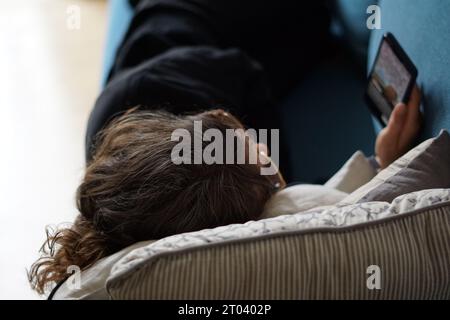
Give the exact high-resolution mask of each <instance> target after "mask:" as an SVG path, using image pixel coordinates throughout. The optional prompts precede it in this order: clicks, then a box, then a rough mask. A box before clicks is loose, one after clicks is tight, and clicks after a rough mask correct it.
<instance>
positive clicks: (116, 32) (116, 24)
mask: <svg viewBox="0 0 450 320" xmlns="http://www.w3.org/2000/svg"><path fill="white" fill-rule="evenodd" d="M108 6H109V7H108V11H109V12H108V31H107V35H106V45H105V54H104V57H103V70H102V86H104V85H105V83H106V79H107V78H108V74H109V71H110V70H111V67H112V65H113V63H114V58H115V56H116V51H117V48H118V47H119V45H120V43H121V42H122V38H123V37H124V36H125V33H126V32H127V30H128V26H129V25H130V21H131V18H132V17H133V9H132V8H131V6H130V4H129V3H128V0H109V4H108Z"/></svg>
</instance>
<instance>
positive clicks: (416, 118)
mask: <svg viewBox="0 0 450 320" xmlns="http://www.w3.org/2000/svg"><path fill="white" fill-rule="evenodd" d="M134 3H138V4H137V6H136V9H135V14H134V18H133V21H132V22H131V25H130V28H129V30H128V32H127V34H126V36H125V39H124V41H123V43H122V45H121V46H120V48H119V50H118V52H117V56H116V59H115V62H114V66H113V68H112V71H111V74H110V76H109V79H108V80H109V81H108V83H107V85H106V87H105V88H104V90H103V91H102V93H101V95H100V97H99V98H98V99H97V102H96V105H95V107H94V109H93V112H92V114H91V116H90V119H89V124H88V130H87V141H86V146H87V156H88V163H87V168H86V171H85V175H84V178H83V180H82V183H81V185H80V186H79V188H78V191H77V206H78V210H79V215H78V217H77V218H76V220H75V222H74V223H73V224H72V226H70V227H67V228H62V229H60V230H57V231H56V232H55V233H50V234H48V239H47V241H46V243H45V244H44V246H43V254H42V257H41V258H40V259H39V260H37V261H36V262H35V263H34V264H33V266H32V267H31V270H30V271H29V279H30V282H31V284H32V286H33V288H34V289H35V290H37V291H38V292H40V293H43V292H44V291H46V289H48V288H50V287H52V286H53V285H55V284H57V283H62V281H64V280H65V279H66V277H67V276H68V273H67V271H68V267H69V266H73V265H75V266H78V267H79V268H81V270H85V269H87V268H89V267H90V266H92V265H93V264H95V263H96V262H97V261H99V260H100V259H102V258H104V257H106V256H109V255H111V254H113V253H115V252H118V251H120V250H121V249H123V248H125V247H128V246H130V245H132V244H134V243H136V242H139V241H144V240H155V239H161V238H163V237H167V236H170V235H174V234H179V233H183V232H190V231H196V230H201V229H205V228H214V227H217V226H223V225H228V224H233V223H244V222H247V221H249V220H255V219H261V218H265V217H270V216H275V215H282V214H286V213H292V212H300V211H302V210H307V209H309V208H312V207H315V206H321V205H331V204H334V203H337V202H339V201H340V200H341V199H342V198H343V197H345V192H342V191H338V190H335V189H333V188H330V187H326V186H315V187H309V189H308V188H307V187H304V188H296V187H292V189H291V188H289V187H286V184H285V182H284V179H283V176H282V174H281V173H280V172H279V171H278V169H276V168H275V170H272V171H270V170H269V171H268V174H262V172H263V171H264V170H263V169H267V168H272V169H273V168H274V166H273V163H271V161H270V157H269V155H268V154H267V152H266V150H267V148H266V147H265V146H264V145H261V144H257V143H256V141H253V140H251V139H247V136H245V135H241V136H239V135H238V139H244V141H243V145H244V146H246V148H245V149H246V150H245V152H244V159H245V160H248V161H244V163H240V162H239V161H234V162H233V161H231V162H232V163H229V164H226V162H227V161H223V162H224V163H223V164H221V163H209V161H202V160H205V159H200V161H196V160H199V159H196V156H197V153H196V152H195V143H193V145H194V146H193V147H194V151H193V152H192V153H189V150H187V151H186V150H185V151H186V154H187V157H188V158H189V160H194V161H192V164H188V162H189V161H187V162H186V161H185V162H179V161H178V160H179V159H178V158H177V157H176V156H175V157H174V154H175V155H177V154H178V153H179V152H178V151H179V150H176V149H177V145H178V144H179V139H173V137H174V133H179V136H180V137H181V136H183V134H186V133H187V135H190V136H191V137H194V138H193V140H194V141H195V133H196V129H195V126H196V123H199V122H200V121H201V124H202V128H203V130H204V131H205V133H206V130H208V129H216V132H217V131H219V132H221V133H223V136H225V135H226V131H227V129H239V128H240V129H243V128H244V125H243V124H242V122H244V120H245V124H246V126H247V127H249V128H255V129H261V128H267V129H269V128H279V127H280V126H278V124H277V122H276V118H277V114H278V110H277V109H276V108H274V107H272V106H273V103H272V102H273V100H272V99H271V95H270V94H269V93H270V92H272V91H273V92H274V93H275V94H276V95H277V96H278V97H280V96H282V92H285V91H288V89H289V85H288V83H290V82H291V81H289V80H295V79H290V76H295V77H294V78H296V77H297V76H298V75H299V74H300V73H301V72H302V70H303V71H304V70H305V68H307V67H308V66H307V65H309V64H311V63H312V61H313V60H314V57H317V56H319V55H320V52H321V51H322V50H323V43H322V40H321V39H326V32H328V30H329V26H328V19H327V18H326V17H324V16H322V14H323V13H324V12H325V11H324V10H323V6H322V1H310V2H307V4H305V3H304V2H302V3H300V2H299V1H296V0H286V1H259V0H248V1H244V2H243V1H238V0H217V1H209V0H197V1H195V4H196V5H195V6H194V5H192V3H191V2H186V1H183V0H173V1H157V0H140V1H134ZM212 4H214V5H212ZM320 17H323V19H319V18H320ZM250 18H251V19H250ZM250 20H251V22H252V23H248V21H250ZM267 21H272V23H271V24H268V23H267ZM292 39H304V41H292ZM305 39H307V40H305ZM268 42H270V43H271V44H272V46H271V47H273V48H277V50H269V51H268V50H267V48H268V47H269V46H268ZM302 43H308V49H307V50H306V49H305V48H304V47H303V45H302ZM305 62H306V63H305ZM263 67H264V69H263ZM266 71H267V72H266ZM266 75H267V76H268V77H267V78H268V79H269V80H270V81H269V82H268V81H266V80H267V79H266ZM269 84H270V85H269ZM285 85H286V86H285ZM269 87H270V88H269ZM281 87H283V88H281ZM167 102H168V103H169V104H170V105H171V107H166V106H167V104H166V103H167ZM419 104H420V93H419V90H418V89H417V88H416V89H415V91H414V93H413V96H412V98H411V101H410V103H409V105H408V106H406V105H402V104H400V105H397V106H396V107H395V109H394V111H393V113H392V117H391V119H390V122H389V125H388V126H387V127H386V128H385V129H384V130H383V131H382V132H381V133H380V135H379V136H378V138H377V142H376V150H375V157H374V158H373V159H372V160H373V161H369V160H366V159H365V158H364V157H359V158H358V159H359V160H358V161H359V163H360V165H359V166H358V169H357V172H354V176H355V177H356V178H355V179H354V180H353V181H352V182H351V183H350V185H351V187H349V186H347V188H346V190H345V191H347V192H350V191H352V190H351V189H352V188H357V187H358V186H359V185H361V184H364V183H365V182H367V181H368V180H369V179H370V178H371V177H372V176H373V175H374V174H375V172H376V170H377V169H378V168H384V167H386V166H388V165H389V164H390V163H392V162H393V161H394V160H396V159H397V158H398V157H400V156H401V155H403V154H404V153H405V152H406V151H408V149H409V148H410V147H411V144H412V143H413V141H414V139H415V137H416V135H417V133H418V131H419V127H420V112H419ZM139 105H140V106H148V108H145V107H141V108H134V107H135V106H139ZM217 105H226V106H231V107H230V108H229V111H230V112H225V111H222V110H217V109H214V106H217ZM152 106H163V109H164V110H163V111H161V110H160V111H158V110H156V109H155V108H154V107H152ZM198 106H208V107H210V108H213V110H209V111H204V112H200V111H199V108H198ZM130 107H133V108H130ZM186 114H188V115H186ZM241 121H242V122H241ZM175 136H177V134H175ZM205 145H207V143H205ZM238 145H240V144H238V143H236V144H235V146H236V147H232V148H227V146H228V144H227V143H225V144H223V145H222V147H221V148H219V149H218V150H216V151H215V152H218V153H220V151H222V152H223V154H222V157H223V158H224V159H227V157H230V156H231V158H232V159H235V157H234V154H239V152H237V151H238V150H236V148H237V146H238ZM241 145H242V144H241ZM205 147H207V146H205ZM290 147H292V148H294V147H295V146H290ZM174 150H175V151H177V152H174ZM255 154H256V155H259V156H258V158H257V161H250V160H251V158H252V155H255ZM282 155H283V154H281V155H280V156H282ZM280 160H281V162H282V161H283V159H280ZM275 162H277V161H275ZM280 168H283V167H282V165H281V166H280ZM266 173H267V172H266ZM290 190H293V191H294V192H290ZM286 195H289V197H290V199H291V200H293V201H290V202H288V204H286V201H285V200H286ZM269 200H270V201H269ZM267 203H269V205H266V204H267Z"/></svg>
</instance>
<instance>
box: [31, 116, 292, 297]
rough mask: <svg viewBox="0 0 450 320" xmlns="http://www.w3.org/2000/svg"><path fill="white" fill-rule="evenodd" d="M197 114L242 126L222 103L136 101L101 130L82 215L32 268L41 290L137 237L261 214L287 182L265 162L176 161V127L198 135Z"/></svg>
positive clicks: (81, 199) (81, 193) (211, 122)
mask: <svg viewBox="0 0 450 320" xmlns="http://www.w3.org/2000/svg"><path fill="white" fill-rule="evenodd" d="M194 121H202V126H203V129H204V130H207V129H210V128H214V129H219V130H220V131H222V132H223V133H224V136H225V130H227V129H243V126H242V124H241V123H240V122H239V121H238V120H237V119H236V118H235V117H233V116H232V115H230V114H229V113H226V112H224V111H222V110H213V111H208V112H203V113H199V114H195V115H187V116H176V115H173V114H170V113H166V112H155V111H146V110H138V109H133V110H132V111H130V112H128V113H126V114H124V115H122V116H120V117H118V118H116V119H115V120H113V121H112V122H111V123H110V124H109V125H108V127H106V128H105V129H104V130H103V131H102V132H101V133H100V134H99V136H98V137H97V139H96V144H95V152H94V156H93V159H92V160H91V162H90V163H89V164H88V166H87V169H86V172H85V175H84V178H83V181H82V183H81V185H80V186H79V188H78V191H77V206H78V210H79V212H80V214H79V216H78V217H77V219H76V220H75V222H74V224H73V225H72V226H70V227H68V228H63V229H60V230H57V231H56V232H55V233H53V234H49V235H48V239H47V241H46V243H45V244H44V246H43V249H42V251H43V256H42V257H41V258H40V259H39V260H38V261H37V262H36V263H35V264H34V265H33V266H32V268H31V270H30V273H29V277H30V281H31V283H32V285H33V286H34V288H35V289H36V290H38V291H39V292H41V293H42V292H43V291H44V290H45V289H46V287H47V285H48V284H52V283H54V282H58V281H61V280H63V279H64V278H65V277H66V276H67V267H68V266H70V265H77V266H78V267H80V268H81V269H85V268H87V267H89V266H91V265H92V264H93V263H95V262H96V261H98V260H99V259H101V258H103V257H105V256H107V255H110V254H112V253H114V252H117V251H119V250H121V249H123V248H125V247H127V246H129V245H131V244H133V243H136V242H138V241H143V240H152V239H153V240H156V239H160V238H163V237H166V236H170V235H174V234H178V233H183V232H190V231H196V230H201V229H205V228H214V227H217V226H221V225H227V224H231V223H243V222H246V221H249V220H252V219H257V218H258V217H259V215H260V214H261V213H262V211H263V208H264V205H265V203H266V202H267V200H268V199H269V198H270V197H271V196H272V195H273V194H274V193H275V192H276V191H277V190H278V189H279V188H280V187H283V185H284V182H283V180H282V178H281V176H280V175H279V174H277V175H274V176H264V175H261V170H260V169H261V168H260V166H261V164H259V163H256V164H250V163H245V164H209V165H208V164H204V163H202V164H175V163H174V162H173V161H172V158H171V154H172V150H173V148H174V146H175V145H176V144H177V143H178V142H177V141H173V139H172V133H173V132H174V131H175V130H177V129H185V130H187V131H189V132H190V133H191V135H192V136H194ZM240 138H242V137H240ZM240 138H239V137H238V139H240ZM244 139H245V138H244ZM203 143H204V142H203ZM204 144H206V143H204ZM236 145H237V144H236ZM247 146H248V148H258V147H259V146H258V145H256V144H252V143H247ZM233 151H234V150H233ZM223 152H224V154H226V152H227V151H226V148H225V146H224V148H223Z"/></svg>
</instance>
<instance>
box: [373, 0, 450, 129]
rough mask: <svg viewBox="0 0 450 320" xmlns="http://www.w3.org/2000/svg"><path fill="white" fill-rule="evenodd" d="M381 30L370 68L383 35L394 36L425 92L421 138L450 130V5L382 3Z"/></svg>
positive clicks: (435, 0)
mask: <svg viewBox="0 0 450 320" xmlns="http://www.w3.org/2000/svg"><path fill="white" fill-rule="evenodd" d="M380 7H381V20H382V22H381V23H382V29H381V30H377V31H374V32H373V33H372V37H371V40H370V47H369V61H368V67H369V69H370V68H371V66H372V64H373V62H374V59H375V55H376V52H377V49H378V46H379V43H380V40H381V38H382V36H383V34H384V33H386V32H392V33H393V34H394V35H395V37H396V38H397V39H398V40H399V42H400V44H401V45H402V47H403V48H404V49H405V50H406V52H407V53H408V55H409V56H410V57H411V59H412V60H413V61H414V63H415V64H416V66H417V68H418V70H419V79H418V83H419V85H420V86H421V87H422V90H423V92H424V100H423V108H424V116H425V125H424V131H423V137H422V138H428V137H431V136H435V135H437V134H438V133H439V131H440V130H441V129H444V128H445V129H447V130H450V19H449V18H450V17H449V16H450V1H448V0H428V1H425V0H395V1H392V0H390V1H389V0H388V1H387V0H382V1H381V2H380Z"/></svg>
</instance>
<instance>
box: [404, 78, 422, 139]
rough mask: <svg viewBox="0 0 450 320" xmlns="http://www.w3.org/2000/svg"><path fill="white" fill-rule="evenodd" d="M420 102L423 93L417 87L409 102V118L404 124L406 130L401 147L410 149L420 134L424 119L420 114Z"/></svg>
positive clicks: (407, 117)
mask: <svg viewBox="0 0 450 320" xmlns="http://www.w3.org/2000/svg"><path fill="white" fill-rule="evenodd" d="M420 101H421V92H420V89H419V88H418V87H417V85H416V86H415V87H414V89H413V92H412V94H411V98H410V100H409V102H408V106H407V108H406V109H407V116H406V121H405V124H404V130H403V133H402V141H401V142H400V143H401V145H403V146H404V147H408V146H409V144H411V143H412V142H413V141H414V139H415V138H416V136H417V134H418V133H419V130H420V127H421V123H422V119H421V113H420Z"/></svg>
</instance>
